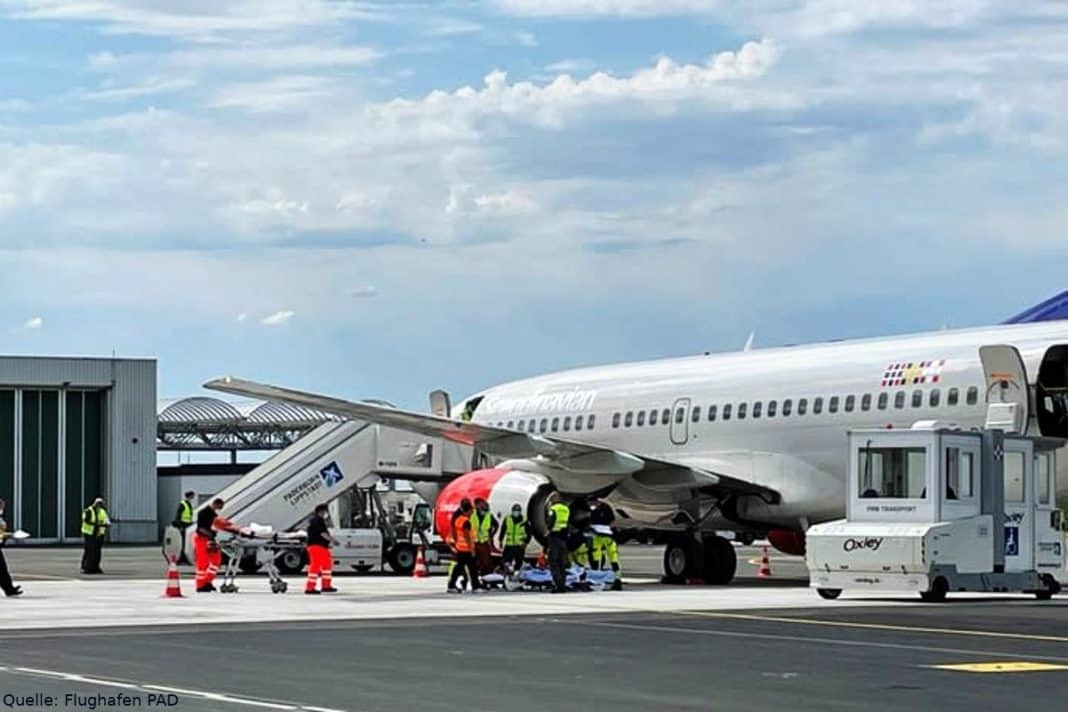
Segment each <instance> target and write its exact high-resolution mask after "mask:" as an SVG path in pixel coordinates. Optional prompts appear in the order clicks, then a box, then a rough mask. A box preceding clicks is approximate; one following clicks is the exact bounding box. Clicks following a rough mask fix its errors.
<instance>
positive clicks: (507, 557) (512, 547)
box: [499, 502, 530, 571]
mask: <svg viewBox="0 0 1068 712" xmlns="http://www.w3.org/2000/svg"><path fill="white" fill-rule="evenodd" d="M499 532H500V540H499V541H500V546H501V551H502V552H503V553H502V554H501V565H502V566H504V567H505V569H506V570H507V569H508V568H509V567H511V569H512V571H519V569H521V568H523V560H524V559H525V558H526V553H527V543H529V542H530V523H529V522H527V519H526V517H524V516H523V507H522V505H520V504H519V503H518V502H516V503H515V504H513V505H512V513H511V514H510V515H509V516H507V517H505V518H504V523H503V524H502V525H501V528H500V530H499Z"/></svg>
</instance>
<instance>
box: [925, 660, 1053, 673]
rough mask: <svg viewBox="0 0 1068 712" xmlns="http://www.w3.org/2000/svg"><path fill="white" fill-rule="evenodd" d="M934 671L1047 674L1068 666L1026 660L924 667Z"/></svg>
mask: <svg viewBox="0 0 1068 712" xmlns="http://www.w3.org/2000/svg"><path fill="white" fill-rule="evenodd" d="M924 667H930V668H935V669H936V670H953V671H955V672H1048V671H1051V670H1068V665H1054V664H1053V663H1033V662H1028V661H1026V660H1009V661H1005V662H998V663H953V664H947V665H925V666H924Z"/></svg>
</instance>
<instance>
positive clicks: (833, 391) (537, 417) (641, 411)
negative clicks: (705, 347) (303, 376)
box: [468, 322, 1068, 528]
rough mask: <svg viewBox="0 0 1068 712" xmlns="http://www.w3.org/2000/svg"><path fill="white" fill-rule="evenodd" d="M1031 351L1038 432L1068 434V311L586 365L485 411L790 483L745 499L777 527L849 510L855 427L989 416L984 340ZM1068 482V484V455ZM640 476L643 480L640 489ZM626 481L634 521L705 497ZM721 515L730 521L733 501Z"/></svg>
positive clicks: (741, 513) (497, 391)
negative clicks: (1051, 318) (1022, 319)
mask: <svg viewBox="0 0 1068 712" xmlns="http://www.w3.org/2000/svg"><path fill="white" fill-rule="evenodd" d="M996 344H1007V345H1011V346H1015V347H1016V348H1017V349H1018V351H1019V352H1020V354H1021V356H1022V358H1023V361H1024V364H1025V366H1026V369H1027V380H1028V384H1029V387H1030V390H1029V392H1030V396H1029V398H1030V400H1031V406H1032V407H1031V418H1030V422H1029V426H1028V432H1029V434H1039V433H1041V434H1043V435H1050V436H1058V437H1065V436H1068V410H1065V409H1064V405H1065V403H1068V400H1066V398H1068V348H1066V347H1065V346H1064V345H1065V344H1068V323H1066V322H1045V323H1039V324H1026V325H1013V326H1000V327H990V328H982V329H966V330H956V331H944V332H933V333H926V334H917V335H909V336H898V337H890V338H881V339H865V340H855V341H842V342H831V343H822V344H814V345H806V346H794V347H786V348H773V349H760V350H754V351H746V352H739V353H729V354H715V355H707V356H697V357H688V358H676V359H664V360H658V361H648V362H639V363H627V364H618V365H612V366H601V367H593V368H582V369H576V370H570V371H563V372H560V373H554V374H548V375H544V376H538V377H534V378H528V379H524V380H520V381H515V382H512V383H506V384H503V385H500V386H496V387H493V388H490V389H488V390H486V391H484V392H482V393H480V394H478V395H476V396H473V397H472V398H470V399H468V402H469V403H475V402H476V399H480V400H477V407H476V408H475V411H474V415H473V420H474V421H475V422H480V423H486V424H492V425H497V426H501V427H507V428H515V429H518V430H523V431H526V432H534V433H546V434H549V435H551V436H554V437H557V438H562V439H567V440H573V441H578V442H588V443H595V444H597V445H600V446H606V447H611V448H615V449H618V450H623V451H628V452H634V453H638V454H641V455H645V456H648V457H654V458H659V459H664V460H670V461H676V462H680V463H684V464H688V465H691V466H694V467H699V468H703V469H706V470H709V471H712V472H721V473H726V474H729V475H731V476H733V477H739V478H742V479H745V480H747V481H751V482H754V483H757V484H760V485H763V486H765V487H768V488H771V489H773V490H775V491H777V492H779V493H781V495H782V502H781V503H779V504H775V505H771V504H767V503H764V502H762V501H760V500H758V499H755V498H747V499H746V500H745V501H744V502H742V503H740V504H739V508H738V510H737V511H735V512H733V515H734V522H733V523H737V521H738V520H743V521H745V522H751V523H753V524H754V525H764V526H767V527H786V528H799V527H800V528H804V527H805V526H806V525H807V524H809V523H816V522H820V521H825V520H828V519H833V518H836V517H840V516H842V513H843V511H844V502H845V484H844V483H845V474H846V473H845V468H846V452H847V437H846V433H847V431H848V430H850V429H853V428H862V427H894V428H906V427H911V426H912V425H913V424H914V423H915V422H916V421H921V420H938V421H943V422H948V423H953V424H956V425H959V426H960V427H962V428H973V427H981V426H982V425H983V424H984V422H985V419H986V414H987V399H988V394H987V383H988V379H987V374H986V373H985V372H984V369H983V365H982V363H981V361H980V357H979V348H980V347H982V346H986V345H996ZM1058 469H1059V472H1058V476H1059V478H1058V482H1059V485H1058V486H1059V491H1058V494H1059V496H1061V497H1065V496H1068V458H1062V461H1061V463H1060V466H1059V468H1058ZM628 488H629V489H628ZM639 488H640V486H639V485H636V484H634V483H630V484H628V485H625V486H621V487H620V488H619V489H618V490H617V491H615V492H613V493H612V495H611V496H612V498H613V500H614V503H615V504H616V506H617V509H623V510H624V511H625V512H626V513H627V515H628V516H629V517H631V518H633V519H634V522H635V523H636V524H637V523H642V524H647V525H655V526H669V525H668V522H667V517H669V516H670V514H671V513H672V512H673V511H675V510H677V509H679V508H685V507H686V506H691V505H692V504H693V503H692V502H686V501H683V500H680V499H679V497H678V496H677V495H676V496H672V497H668V496H661V495H657V494H655V493H651V492H647V491H646V492H640V491H637V489H639ZM702 524H703V525H704V526H706V527H709V528H714V527H728V528H729V527H730V525H731V524H732V521H729V520H728V519H725V518H724V517H723V516H720V515H719V514H713V515H712V516H709V517H707V519H705V520H703V522H702Z"/></svg>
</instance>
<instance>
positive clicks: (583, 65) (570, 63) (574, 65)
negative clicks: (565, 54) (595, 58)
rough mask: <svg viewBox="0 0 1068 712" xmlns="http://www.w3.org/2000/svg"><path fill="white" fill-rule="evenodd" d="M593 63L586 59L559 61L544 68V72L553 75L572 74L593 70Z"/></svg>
mask: <svg viewBox="0 0 1068 712" xmlns="http://www.w3.org/2000/svg"><path fill="white" fill-rule="evenodd" d="M593 67H594V63H593V62H591V61H590V60H588V59H561V60H560V61H559V62H553V63H552V64H548V65H546V66H545V71H547V72H552V73H554V74H574V73H575V72H585V71H589V70H591V69H593Z"/></svg>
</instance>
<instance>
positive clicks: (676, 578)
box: [664, 535, 738, 586]
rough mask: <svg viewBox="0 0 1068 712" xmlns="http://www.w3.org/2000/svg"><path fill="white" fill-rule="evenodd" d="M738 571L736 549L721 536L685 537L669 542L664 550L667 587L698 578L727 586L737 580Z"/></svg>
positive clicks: (715, 584) (709, 582)
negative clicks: (735, 578)
mask: <svg viewBox="0 0 1068 712" xmlns="http://www.w3.org/2000/svg"><path fill="white" fill-rule="evenodd" d="M737 568H738V557H737V555H736V554H735V553H734V545H732V544H731V543H730V541H728V540H727V539H724V538H723V537H721V536H715V535H712V536H705V537H703V538H700V539H699V538H697V537H696V536H694V535H687V536H681V537H678V538H675V539H671V540H670V541H668V544H667V547H666V548H665V549H664V583H686V582H687V581H688V580H689V579H694V578H697V579H701V580H703V581H704V582H705V583H708V584H712V585H714V586H725V585H726V584H728V583H730V582H731V581H732V580H733V579H734V572H735V570H736V569H737Z"/></svg>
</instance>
